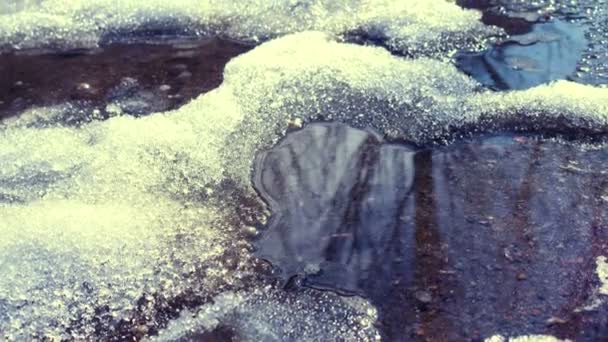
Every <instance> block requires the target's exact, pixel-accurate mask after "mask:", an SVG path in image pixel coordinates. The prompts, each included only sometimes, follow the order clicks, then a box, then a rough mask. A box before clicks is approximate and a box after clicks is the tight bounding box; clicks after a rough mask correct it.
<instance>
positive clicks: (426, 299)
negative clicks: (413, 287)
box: [414, 291, 433, 304]
mask: <svg viewBox="0 0 608 342" xmlns="http://www.w3.org/2000/svg"><path fill="white" fill-rule="evenodd" d="M414 298H416V300H418V301H419V302H421V303H424V304H428V303H430V302H432V301H433V296H432V295H431V294H430V293H429V292H427V291H416V292H414Z"/></svg>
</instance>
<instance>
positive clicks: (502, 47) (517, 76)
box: [456, 20, 587, 89]
mask: <svg viewBox="0 0 608 342" xmlns="http://www.w3.org/2000/svg"><path fill="white" fill-rule="evenodd" d="M586 47H587V40H586V38H585V30H584V29H583V28H582V27H581V26H579V25H577V24H574V23H568V22H564V21H559V20H556V21H553V22H549V23H540V24H535V25H533V27H532V31H531V32H529V33H526V34H522V35H516V36H512V37H511V38H510V39H509V40H507V41H504V42H502V43H501V44H498V45H496V46H494V47H492V48H491V49H489V50H487V51H485V52H482V53H461V54H459V55H458V56H457V57H456V64H457V65H458V67H459V68H461V69H462V70H463V71H464V72H466V73H468V74H469V75H471V76H473V77H474V78H475V79H477V80H478V81H479V82H481V83H483V84H485V85H487V86H490V87H493V88H497V89H526V88H531V87H534V86H537V85H539V84H542V83H547V82H550V81H554V80H560V79H566V78H567V77H568V76H570V75H572V74H573V73H574V72H575V71H576V66H577V63H578V61H579V60H580V58H581V57H582V53H583V51H584V50H585V48H586Z"/></svg>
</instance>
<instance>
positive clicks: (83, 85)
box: [78, 82, 91, 90]
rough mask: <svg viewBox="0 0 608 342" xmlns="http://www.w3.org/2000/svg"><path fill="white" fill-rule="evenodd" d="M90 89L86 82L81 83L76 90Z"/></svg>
mask: <svg viewBox="0 0 608 342" xmlns="http://www.w3.org/2000/svg"><path fill="white" fill-rule="evenodd" d="M90 89H91V85H90V84H88V83H86V82H82V83H79V84H78V90H90Z"/></svg>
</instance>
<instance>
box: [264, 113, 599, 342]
mask: <svg viewBox="0 0 608 342" xmlns="http://www.w3.org/2000/svg"><path fill="white" fill-rule="evenodd" d="M606 162H608V150H607V149H606V148H605V147H604V146H603V145H588V146H587V145H583V144H579V143H574V142H564V141H562V140H559V139H549V138H537V137H534V136H529V135H498V136H484V137H478V138H474V139H471V140H466V141H462V142H457V143H455V144H453V145H451V146H447V147H437V148H434V149H419V150H414V149H413V148H411V147H408V146H404V145H392V144H387V143H386V142H382V141H381V139H380V138H378V137H377V136H376V135H375V134H374V133H373V132H367V131H362V130H358V129H354V128H350V127H348V126H345V125H342V124H322V123H319V124H311V125H309V126H306V127H305V128H304V129H302V130H299V131H296V132H294V133H291V134H290V135H288V136H287V137H286V138H285V139H283V140H282V141H281V142H280V143H279V144H278V145H277V146H276V147H274V148H273V149H271V150H269V151H266V152H263V153H261V154H260V155H259V157H258V162H257V163H256V171H255V176H254V183H255V186H256V188H257V189H258V191H259V192H260V194H261V196H262V197H263V198H264V199H265V200H266V201H267V202H268V203H269V205H270V207H271V209H272V213H273V217H272V219H271V220H270V222H269V224H268V227H267V228H266V229H265V230H264V231H262V232H261V237H260V238H259V239H258V240H257V242H256V248H257V254H258V256H260V257H261V258H264V259H266V260H268V261H270V262H271V263H272V264H274V265H275V266H276V267H277V272H278V273H277V275H278V276H279V277H280V278H281V279H282V280H283V281H284V282H285V283H286V284H287V285H289V286H291V287H293V286H294V285H296V288H297V287H298V286H297V285H298V284H299V285H302V286H306V287H313V288H317V289H325V290H332V291H335V292H338V293H342V294H350V295H352V294H357V295H361V296H363V297H366V298H369V299H370V300H371V301H372V303H373V304H374V305H375V306H376V307H377V308H378V309H379V316H380V323H379V326H380V328H381V331H382V332H383V333H384V335H385V337H386V338H387V340H390V341H393V340H410V339H415V338H419V339H422V340H424V339H427V340H432V341H447V340H451V341H456V340H469V339H473V340H475V339H482V338H484V337H487V336H492V335H493V334H502V335H505V336H514V335H518V334H521V333H522V332H526V333H528V334H547V335H554V336H557V337H561V338H576V339H579V340H598V339H601V338H606V336H608V330H607V329H606V326H608V325H606V323H607V319H606V317H605V315H603V314H602V313H601V310H600V312H599V313H598V312H580V311H577V309H578V308H580V307H582V306H585V305H586V304H587V302H588V301H589V300H591V299H592V298H593V296H594V294H593V293H594V289H597V288H598V286H599V285H600V279H598V277H597V275H596V271H595V270H596V258H597V257H598V256H601V255H606V254H607V253H608V229H607V227H608V226H607V225H606V222H608V206H607V202H608V170H607V169H606V168H605V165H606Z"/></svg>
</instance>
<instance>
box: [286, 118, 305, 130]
mask: <svg viewBox="0 0 608 342" xmlns="http://www.w3.org/2000/svg"><path fill="white" fill-rule="evenodd" d="M287 124H288V125H289V128H293V129H295V128H302V126H303V125H304V122H303V121H302V119H300V118H294V119H291V120H289V121H288V122H287Z"/></svg>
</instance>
